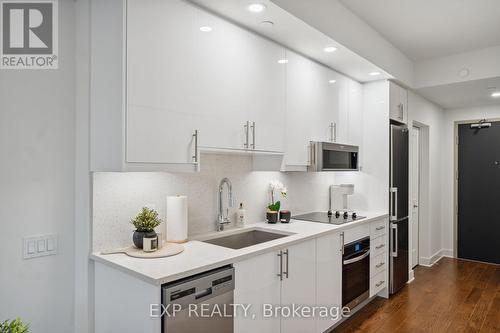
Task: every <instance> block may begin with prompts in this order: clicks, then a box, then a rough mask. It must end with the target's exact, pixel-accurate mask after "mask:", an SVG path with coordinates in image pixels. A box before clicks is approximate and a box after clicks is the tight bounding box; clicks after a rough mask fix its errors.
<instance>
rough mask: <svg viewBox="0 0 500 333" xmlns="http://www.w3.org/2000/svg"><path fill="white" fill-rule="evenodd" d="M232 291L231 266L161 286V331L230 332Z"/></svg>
mask: <svg viewBox="0 0 500 333" xmlns="http://www.w3.org/2000/svg"><path fill="white" fill-rule="evenodd" d="M233 292H234V268H232V267H230V266H225V267H221V268H218V269H214V270H211V271H208V272H205V273H201V274H198V275H195V276H192V277H188V278H185V279H182V280H179V281H175V282H172V283H169V284H167V285H164V286H162V303H163V305H164V310H165V311H164V315H163V317H162V332H163V333H186V332H206V333H212V332H214V333H231V332H233V302H234V297H233Z"/></svg>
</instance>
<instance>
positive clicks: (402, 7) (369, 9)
mask: <svg viewBox="0 0 500 333" xmlns="http://www.w3.org/2000/svg"><path fill="white" fill-rule="evenodd" d="M340 1H341V2H342V3H343V4H344V5H345V6H346V7H348V8H349V9H350V10H351V11H352V12H354V14H355V15H357V16H358V17H360V18H361V19H362V20H364V21H365V22H366V23H368V24H369V25H370V26H371V27H372V28H373V29H375V30H377V31H378V32H379V33H380V34H381V35H383V36H384V37H385V38H386V39H387V40H389V41H390V42H391V43H392V44H393V45H394V46H396V47H397V48H398V49H400V50H401V51H402V52H403V53H405V54H406V55H407V56H408V57H409V58H411V59H413V60H415V61H419V60H423V59H430V58H436V57H442V56H446V55H451V54H456V53H461V52H465V51H471V50H475V49H481V48H486V47H490V46H495V45H500V16H499V15H500V0H340Z"/></svg>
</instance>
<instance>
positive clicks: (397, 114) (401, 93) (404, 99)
mask: <svg viewBox="0 0 500 333" xmlns="http://www.w3.org/2000/svg"><path fill="white" fill-rule="evenodd" d="M389 103H390V109H389V117H390V118H391V119H394V120H396V121H399V122H400V123H404V124H406V122H407V121H408V91H407V90H406V89H404V88H402V87H400V86H398V85H397V84H395V83H393V82H389Z"/></svg>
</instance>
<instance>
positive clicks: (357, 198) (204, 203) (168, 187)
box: [92, 154, 373, 251]
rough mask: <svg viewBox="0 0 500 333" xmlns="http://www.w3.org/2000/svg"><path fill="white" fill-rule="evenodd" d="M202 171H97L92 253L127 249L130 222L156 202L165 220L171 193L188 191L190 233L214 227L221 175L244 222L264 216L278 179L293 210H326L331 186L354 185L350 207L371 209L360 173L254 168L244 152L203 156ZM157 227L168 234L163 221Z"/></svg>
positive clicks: (191, 234) (251, 221) (286, 201)
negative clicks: (228, 183) (241, 209)
mask: <svg viewBox="0 0 500 333" xmlns="http://www.w3.org/2000/svg"><path fill="white" fill-rule="evenodd" d="M201 158H202V160H201V166H202V167H201V171H200V172H199V173H162V172H157V173H156V172H151V173H150V172H134V173H132V172H130V173H118V172H99V173H95V174H94V177H93V230H92V235H93V240H92V241H93V251H100V250H103V249H112V248H118V247H124V246H128V245H130V244H131V239H132V232H133V230H134V228H133V225H132V224H131V223H130V220H131V219H132V218H133V217H134V216H135V215H136V214H137V213H138V211H139V210H140V208H141V207H143V206H145V205H148V206H154V207H155V208H156V209H157V211H158V213H159V215H160V217H161V218H162V219H163V220H164V222H165V216H166V198H167V196H169V195H176V194H180V195H187V197H188V200H189V203H188V216H189V223H188V233H189V236H193V235H197V234H203V233H207V232H212V231H215V230H216V223H215V220H216V217H217V188H218V184H219V182H220V180H221V179H222V178H223V177H228V178H229V179H230V180H231V182H232V185H233V194H234V196H235V207H234V208H233V209H232V211H231V213H230V217H231V221H233V222H234V221H235V213H236V210H237V208H238V206H239V203H240V202H243V205H244V207H245V209H246V223H254V222H259V221H263V220H265V211H266V206H267V204H268V201H269V193H268V185H269V182H270V181H271V180H273V179H279V180H280V181H282V182H283V183H284V184H285V186H286V187H287V188H288V196H287V198H286V199H283V198H280V199H281V202H282V207H283V208H285V209H289V210H291V211H292V214H297V213H301V212H308V211H313V210H326V209H327V208H328V186H329V185H330V184H340V183H354V184H355V186H356V188H355V191H356V194H355V195H353V196H352V197H351V198H350V199H351V200H350V203H351V206H352V207H353V208H355V209H359V210H367V209H369V208H371V209H373V207H369V205H368V200H367V199H366V198H365V197H364V196H363V194H362V191H361V190H362V189H363V188H364V187H365V186H363V185H364V184H363V179H365V178H366V177H365V176H364V175H363V174H362V173H361V172H342V173H302V172H293V173H281V172H262V171H252V157H251V156H241V155H213V154H203V155H202V156H201ZM158 228H159V230H161V231H162V232H165V230H166V228H165V223H163V224H162V225H160V226H159V227H158Z"/></svg>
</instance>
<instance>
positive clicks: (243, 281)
mask: <svg viewBox="0 0 500 333" xmlns="http://www.w3.org/2000/svg"><path fill="white" fill-rule="evenodd" d="M234 268H235V290H234V303H235V304H251V307H250V309H249V310H248V316H246V317H245V316H244V313H243V311H238V312H237V313H236V317H235V318H234V331H235V332H236V333H247V332H248V333H255V332H258V333H276V332H279V331H280V319H279V317H269V318H263V312H262V307H263V305H264V304H273V305H279V304H280V294H281V281H280V279H279V277H278V276H277V274H278V273H279V272H280V271H279V269H280V266H279V257H278V256H277V253H276V252H271V253H266V254H262V255H259V256H257V257H253V258H250V259H248V260H245V261H241V262H237V263H235V264H234ZM240 310H241V309H240ZM254 314H255V318H254V317H253V315H254Z"/></svg>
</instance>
